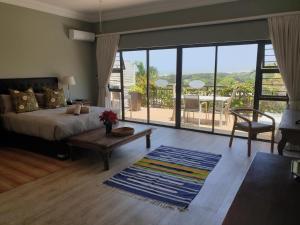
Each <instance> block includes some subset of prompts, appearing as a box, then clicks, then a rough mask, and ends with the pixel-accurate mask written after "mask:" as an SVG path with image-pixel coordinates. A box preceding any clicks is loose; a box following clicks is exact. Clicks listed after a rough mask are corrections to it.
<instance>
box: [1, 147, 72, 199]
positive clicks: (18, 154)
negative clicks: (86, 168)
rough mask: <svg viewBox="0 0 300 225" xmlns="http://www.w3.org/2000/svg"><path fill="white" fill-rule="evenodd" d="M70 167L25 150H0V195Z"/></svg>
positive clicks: (65, 162)
mask: <svg viewBox="0 0 300 225" xmlns="http://www.w3.org/2000/svg"><path fill="white" fill-rule="evenodd" d="M70 165H71V162H70V161H60V160H58V159H54V158H50V157H47V156H44V155H41V154H36V153H32V152H29V151H25V150H20V149H15V148H5V149H4V148H0V193H2V192H6V191H9V190H11V189H14V188H16V187H18V186H21V185H23V184H25V183H28V182H31V181H33V180H36V179H39V178H41V177H44V176H47V175H49V174H50V173H54V172H56V171H58V170H62V169H63V168H66V167H68V166H70Z"/></svg>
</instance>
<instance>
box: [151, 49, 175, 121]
mask: <svg viewBox="0 0 300 225" xmlns="http://www.w3.org/2000/svg"><path fill="white" fill-rule="evenodd" d="M176 61H177V49H162V50H150V51H149V114H150V115H149V119H150V121H149V122H150V123H157V124H162V125H169V126H170V125H171V126H174V125H175V98H176V91H175V90H176Z"/></svg>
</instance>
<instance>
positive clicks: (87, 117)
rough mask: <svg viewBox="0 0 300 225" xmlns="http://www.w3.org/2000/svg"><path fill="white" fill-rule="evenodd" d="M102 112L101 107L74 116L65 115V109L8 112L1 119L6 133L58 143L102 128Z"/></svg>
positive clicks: (91, 108)
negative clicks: (10, 132) (100, 119)
mask: <svg viewBox="0 0 300 225" xmlns="http://www.w3.org/2000/svg"><path fill="white" fill-rule="evenodd" d="M104 110H105V108H101V107H90V113H88V114H81V115H79V116H75V115H73V114H66V108H58V109H42V110H38V111H34V112H27V113H19V114H17V113H14V112H9V113H5V114H2V115H1V117H2V121H3V125H4V128H5V129H6V130H8V131H13V132H16V133H20V134H25V135H30V136H35V137H40V138H43V139H46V140H50V141H59V140H63V139H65V138H67V137H70V136H72V135H76V134H79V133H82V132H84V131H87V130H92V129H96V128H98V127H100V126H103V125H102V123H100V121H99V114H100V113H101V112H103V111H104Z"/></svg>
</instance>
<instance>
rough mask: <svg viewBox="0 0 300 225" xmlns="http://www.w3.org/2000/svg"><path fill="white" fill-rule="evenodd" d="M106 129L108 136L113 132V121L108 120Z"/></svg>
mask: <svg viewBox="0 0 300 225" xmlns="http://www.w3.org/2000/svg"><path fill="white" fill-rule="evenodd" d="M105 129H106V136H108V135H109V134H110V133H111V130H112V123H111V122H106V123H105Z"/></svg>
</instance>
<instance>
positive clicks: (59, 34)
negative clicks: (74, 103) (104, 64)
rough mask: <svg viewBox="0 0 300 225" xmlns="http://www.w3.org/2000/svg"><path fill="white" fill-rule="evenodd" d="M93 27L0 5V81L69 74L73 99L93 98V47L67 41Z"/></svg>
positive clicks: (94, 70)
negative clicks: (76, 32)
mask: <svg viewBox="0 0 300 225" xmlns="http://www.w3.org/2000/svg"><path fill="white" fill-rule="evenodd" d="M69 28H75V29H79V30H86V31H93V30H94V24H90V23H85V22H80V21H77V20H73V19H68V18H64V17H60V16H55V15H51V14H47V13H43V12H38V11H35V10H31V9H26V8H21V7H17V6H12V5H8V4H3V3H0V29H1V35H0V78H23V77H43V76H58V77H59V76H63V75H73V76H75V78H76V82H77V85H76V86H73V87H71V91H72V96H73V98H87V99H90V100H91V101H95V99H96V90H97V89H96V85H95V83H96V82H95V81H96V62H95V61H96V58H95V44H94V43H88V42H81V41H72V40H69V39H68V29H69Z"/></svg>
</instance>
